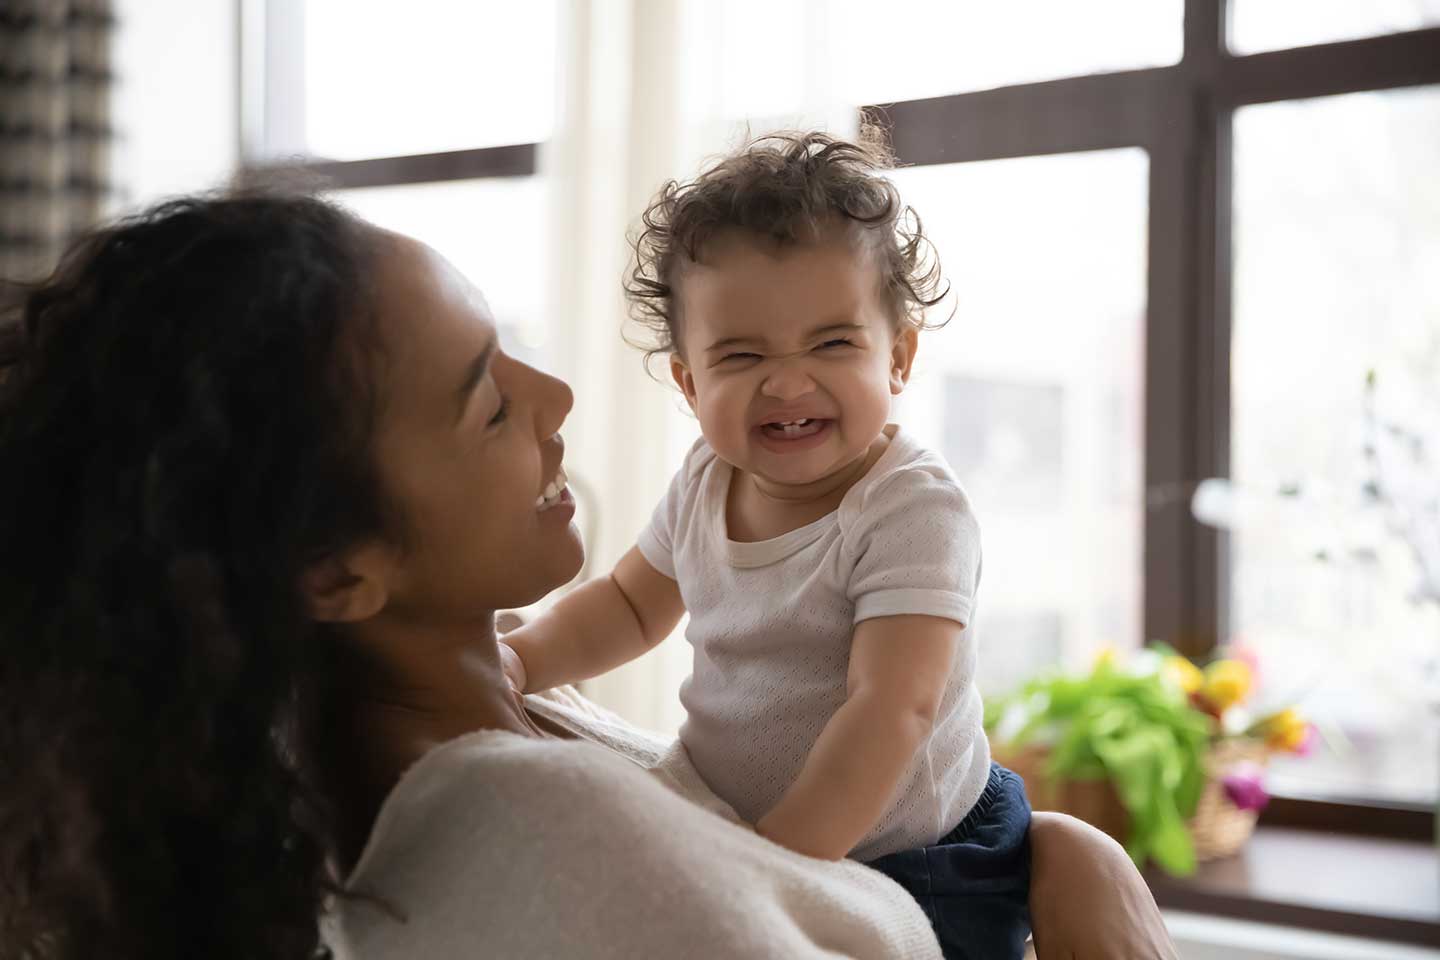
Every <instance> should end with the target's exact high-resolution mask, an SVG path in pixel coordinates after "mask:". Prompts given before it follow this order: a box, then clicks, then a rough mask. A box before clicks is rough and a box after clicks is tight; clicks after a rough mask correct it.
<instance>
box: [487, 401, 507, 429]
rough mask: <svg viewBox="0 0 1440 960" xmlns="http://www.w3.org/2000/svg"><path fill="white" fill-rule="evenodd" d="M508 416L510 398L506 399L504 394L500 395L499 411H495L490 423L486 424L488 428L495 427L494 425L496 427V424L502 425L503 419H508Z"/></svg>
mask: <svg viewBox="0 0 1440 960" xmlns="http://www.w3.org/2000/svg"><path fill="white" fill-rule="evenodd" d="M509 415H510V398H509V397H507V396H506V395H505V394H503V393H502V394H500V409H498V410H496V411H495V416H493V417H491V418H490V423H489V424H488V426H491V427H493V426H496V425H498V424H501V423H504V422H505V418H506V417H508V416H509Z"/></svg>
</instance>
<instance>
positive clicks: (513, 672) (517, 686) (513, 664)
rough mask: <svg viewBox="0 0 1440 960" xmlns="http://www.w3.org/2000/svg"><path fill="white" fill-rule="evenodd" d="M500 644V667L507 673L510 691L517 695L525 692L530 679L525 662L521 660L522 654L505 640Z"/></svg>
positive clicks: (506, 677)
mask: <svg viewBox="0 0 1440 960" xmlns="http://www.w3.org/2000/svg"><path fill="white" fill-rule="evenodd" d="M499 644H500V666H501V668H502V669H503V670H504V671H505V679H506V680H508V681H510V689H512V690H514V691H515V692H516V693H524V692H525V683H526V682H527V680H528V679H529V677H527V676H526V674H525V661H524V660H521V659H520V654H518V653H516V652H515V650H514V648H513V647H511V646H510V644H508V643H506V642H505V641H504V640H501V641H499Z"/></svg>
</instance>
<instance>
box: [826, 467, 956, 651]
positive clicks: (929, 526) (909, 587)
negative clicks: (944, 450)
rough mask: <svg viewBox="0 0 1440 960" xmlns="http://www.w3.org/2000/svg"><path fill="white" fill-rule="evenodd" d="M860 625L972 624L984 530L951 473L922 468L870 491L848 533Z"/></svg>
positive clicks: (851, 592) (852, 585) (850, 590)
mask: <svg viewBox="0 0 1440 960" xmlns="http://www.w3.org/2000/svg"><path fill="white" fill-rule="evenodd" d="M846 539H847V541H848V542H849V543H850V544H851V550H852V551H853V553H852V555H853V556H854V567H853V570H852V572H851V575H850V581H849V586H848V590H847V593H848V596H849V598H850V601H851V602H852V603H853V604H854V605H855V622H856V623H860V622H861V621H862V620H871V619H874V618H876V617H893V616H901V615H904V614H922V615H926V616H932V617H944V618H945V619H948V620H954V621H956V622H957V623H961V624H965V625H968V624H969V623H970V618H971V614H972V612H973V610H974V605H975V594H976V591H977V590H978V588H979V586H980V525H979V523H978V522H977V521H976V519H975V514H974V512H973V511H972V510H971V509H970V501H969V498H967V497H966V496H965V491H964V490H962V489H961V488H960V485H959V484H958V483H957V482H956V481H955V478H954V477H953V476H951V475H950V474H949V473H948V471H946V470H944V469H943V468H939V467H931V466H917V467H913V468H910V469H907V470H902V471H900V472H898V473H896V474H894V475H893V476H890V477H886V478H884V479H883V480H882V481H880V482H879V483H877V484H876V485H875V487H874V488H872V489H871V490H869V491H867V492H866V495H865V500H864V501H863V504H862V507H861V509H860V512H859V514H858V515H857V516H856V518H855V519H854V521H853V524H852V529H851V531H850V532H849V533H848V534H847V538H846Z"/></svg>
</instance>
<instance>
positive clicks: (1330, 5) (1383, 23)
mask: <svg viewBox="0 0 1440 960" xmlns="http://www.w3.org/2000/svg"><path fill="white" fill-rule="evenodd" d="M1436 24H1440V3H1437V2H1436V0H1367V2H1365V3H1359V2H1356V0H1230V49H1231V50H1233V51H1234V52H1235V53H1242V54H1243V53H1259V52H1260V51H1262V50H1283V49H1287V48H1289V47H1307V46H1311V45H1312V44H1317V43H1333V42H1335V41H1337V40H1356V39H1359V38H1360V37H1374V36H1379V35H1380V34H1385V33H1400V32H1401V31H1404V30H1418V29H1420V28H1422V27H1433V26H1435V25H1436Z"/></svg>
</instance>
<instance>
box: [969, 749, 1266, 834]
mask: <svg viewBox="0 0 1440 960" xmlns="http://www.w3.org/2000/svg"><path fill="white" fill-rule="evenodd" d="M995 750H996V756H995V759H996V761H997V762H999V763H1001V764H1003V765H1004V766H1007V767H1009V768H1010V769H1011V770H1014V771H1015V772H1016V773H1018V774H1019V775H1020V776H1021V777H1022V778H1023V779H1024V780H1025V792H1026V793H1027V794H1029V797H1030V805H1031V807H1033V808H1034V809H1036V810H1054V811H1057V812H1059V813H1068V814H1070V815H1071V816H1073V817H1078V818H1080V819H1081V820H1084V821H1086V822H1087V823H1091V824H1093V825H1095V826H1096V827H1099V828H1100V829H1101V830H1103V831H1105V832H1106V833H1108V834H1109V835H1110V836H1112V837H1114V838H1115V839H1116V840H1118V841H1120V842H1121V843H1124V842H1125V838H1126V836H1127V835H1128V833H1129V830H1130V814H1129V813H1128V812H1126V810H1125V808H1124V807H1123V806H1121V804H1120V798H1119V797H1118V796H1117V795H1116V793H1115V788H1114V787H1113V786H1111V785H1110V782H1109V781H1108V780H1084V781H1082V780H1063V781H1058V782H1055V781H1051V779H1050V778H1049V777H1047V776H1045V774H1044V769H1045V760H1046V758H1047V757H1048V755H1049V750H1048V748H1046V747H1039V746H1027V747H1022V748H1019V749H1015V750H1011V751H1006V750H1004V749H1002V748H1000V747H999V746H998V745H997V746H996V748H995ZM1267 756H1268V751H1267V750H1266V748H1265V746H1264V745H1263V744H1259V743H1254V742H1239V741H1225V742H1223V743H1220V744H1217V745H1216V746H1214V747H1213V748H1212V749H1211V751H1210V753H1209V755H1208V756H1207V757H1206V759H1205V767H1206V772H1207V773H1208V779H1207V781H1206V783H1205V789H1204V790H1203V791H1202V792H1201V794H1200V803H1199V805H1198V806H1197V807H1196V808H1195V816H1194V817H1192V818H1191V820H1190V823H1189V827H1190V836H1191V838H1192V839H1193V840H1194V842H1195V858H1196V859H1197V860H1201V861H1204V860H1218V859H1220V858H1221V857H1229V856H1233V855H1235V854H1236V853H1239V852H1240V849H1241V848H1242V847H1244V846H1245V841H1247V840H1249V839H1250V835H1251V834H1252V833H1253V832H1254V831H1255V819H1256V816H1257V814H1256V812H1255V811H1254V810H1240V809H1238V808H1237V807H1236V806H1235V805H1234V804H1233V803H1231V802H1230V799H1229V798H1228V797H1227V796H1226V795H1225V788H1224V787H1223V786H1222V785H1221V779H1222V778H1223V777H1224V775H1225V774H1226V772H1228V771H1229V770H1230V769H1231V768H1233V767H1234V766H1235V765H1236V764H1239V763H1245V762H1248V763H1256V764H1260V765H1262V766H1263V765H1264V763H1265V760H1266V757H1267Z"/></svg>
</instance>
